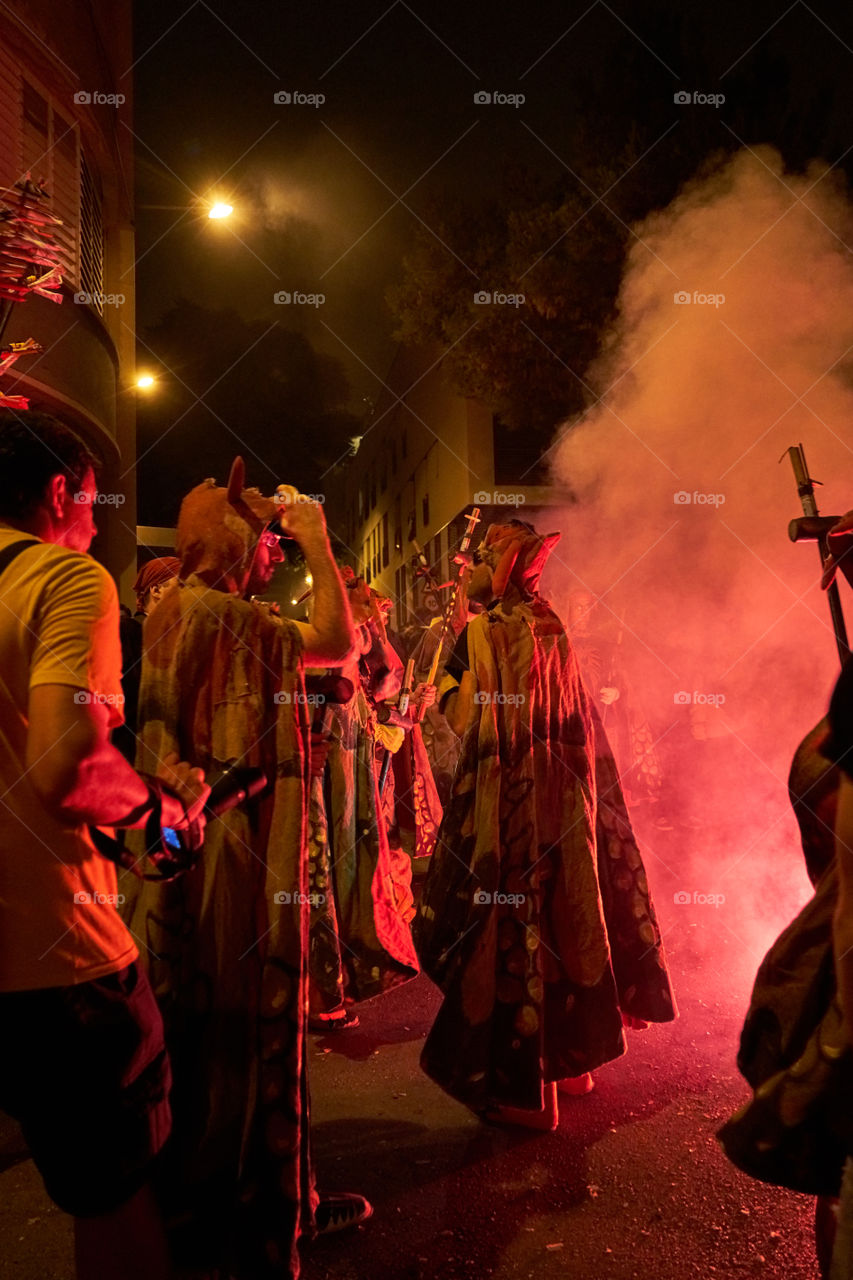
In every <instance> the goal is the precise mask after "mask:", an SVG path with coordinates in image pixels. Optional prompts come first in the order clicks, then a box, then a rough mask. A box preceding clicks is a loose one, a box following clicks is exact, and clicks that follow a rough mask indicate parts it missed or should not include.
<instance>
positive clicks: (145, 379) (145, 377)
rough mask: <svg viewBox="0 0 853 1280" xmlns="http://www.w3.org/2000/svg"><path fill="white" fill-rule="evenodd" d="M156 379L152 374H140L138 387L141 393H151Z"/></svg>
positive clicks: (137, 381)
mask: <svg viewBox="0 0 853 1280" xmlns="http://www.w3.org/2000/svg"><path fill="white" fill-rule="evenodd" d="M155 381H156V379H155V377H154V375H153V374H152V373H140V375H139V377H138V378H137V379H136V385H137V387H138V389H139V390H140V391H150V390H151V388H152V387H153V386H154V383H155Z"/></svg>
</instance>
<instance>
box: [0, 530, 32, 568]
mask: <svg viewBox="0 0 853 1280" xmlns="http://www.w3.org/2000/svg"><path fill="white" fill-rule="evenodd" d="M40 546H41V541H40V539H39V538H20V539H19V540H18V541H17V542H11V543H10V544H9V546H8V547H4V548H3V550H2V551H0V573H4V572H5V570H6V569H8V568H9V565H10V564H11V563H12V561H13V560H15V559H17V557H18V556H19V555H20V554H21V552H22V551H26V549H27V547H40Z"/></svg>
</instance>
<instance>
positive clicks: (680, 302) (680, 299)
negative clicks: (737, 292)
mask: <svg viewBox="0 0 853 1280" xmlns="http://www.w3.org/2000/svg"><path fill="white" fill-rule="evenodd" d="M672 300H673V302H674V303H675V305H676V306H677V307H686V306H689V305H692V304H694V303H695V305H696V306H697V307H722V306H724V305H725V301H726V295H725V294H724V293H701V292H700V290H699V289H694V290H693V292H692V293H689V292H688V290H687V289H678V290H677V291H676V292H675V293H674V294H673V295H672Z"/></svg>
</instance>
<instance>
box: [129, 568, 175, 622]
mask: <svg viewBox="0 0 853 1280" xmlns="http://www.w3.org/2000/svg"><path fill="white" fill-rule="evenodd" d="M180 572H181V562H180V560H178V558H177V557H176V556H159V557H158V558H157V559H156V560H149V561H148V563H147V564H144V565H143V566H142V568H141V569H140V570H139V573H138V574H137V575H136V581H135V582H134V584H133V590H134V593H135V595H136V605H137V608H139V609H141V608H142V606H143V604H144V603H145V597H146V596H147V595H148V592H149V591H150V590H151V588H152V587H159V586H160V584H161V583H163V582H168V581H169V579H170V578H177V576H178V574H179V573H180Z"/></svg>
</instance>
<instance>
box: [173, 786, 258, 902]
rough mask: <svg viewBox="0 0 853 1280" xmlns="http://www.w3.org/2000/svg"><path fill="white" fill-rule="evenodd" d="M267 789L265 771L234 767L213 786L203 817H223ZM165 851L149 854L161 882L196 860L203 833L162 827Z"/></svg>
mask: <svg viewBox="0 0 853 1280" xmlns="http://www.w3.org/2000/svg"><path fill="white" fill-rule="evenodd" d="M266 789H267V775H266V774H265V773H264V771H263V769H254V768H250V767H249V766H248V765H231V766H230V767H229V768H228V769H226V770H225V772H224V773H223V774H222V776H221V777H220V778H219V779H218V780H217V781H216V782H215V783H214V784H213V786H212V787H211V789H210V795H209V796H208V797H207V802H206V803H205V806H204V809H203V811H202V812H203V814H204V817H205V819H206V820H207V821H208V822H209V821H210V820H211V818H221V817H222V816H223V815H224V814H226V813H229V812H230V811H231V810H232V809H235V808H236V807H237V805H238V804H242V803H243V802H244V801H245V800H254V799H256V798H257V796H259V795H261V794H262V792H264V791H266ZM161 831H162V836H163V842H162V850H157V851H155V852H154V853H151V852H149V855H148V856H149V858H151V861H152V862H153V863H154V865H155V866H156V867H157V871H158V875H157V877H156V878H157V879H158V880H166V879H172V878H173V877H174V876H176V875H180V873H181V872H182V871H186V870H188V869H189V868H190V867H191V866H192V865H193V864H194V862H195V861H196V857H195V855H196V854H197V853H198V851H199V850H200V848H201V846H202V843H203V832H202V831H198V833H197V834H196V829H195V828H190V829H189V830H187V831H176V830H175V828H174V827H161Z"/></svg>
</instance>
